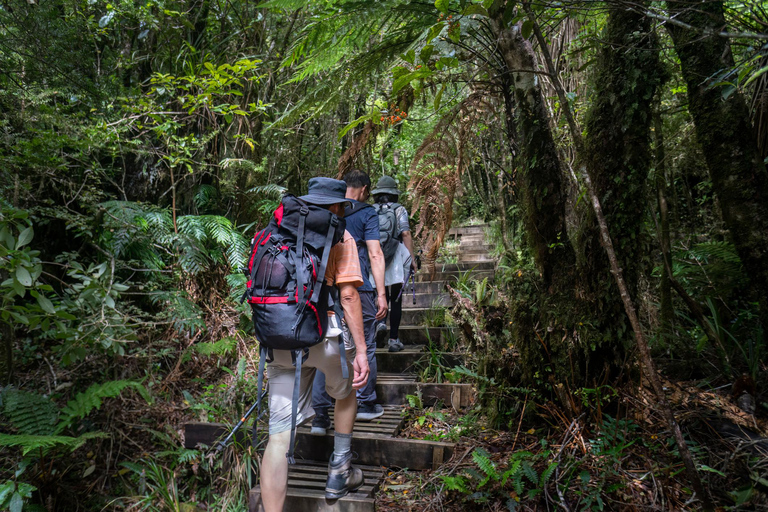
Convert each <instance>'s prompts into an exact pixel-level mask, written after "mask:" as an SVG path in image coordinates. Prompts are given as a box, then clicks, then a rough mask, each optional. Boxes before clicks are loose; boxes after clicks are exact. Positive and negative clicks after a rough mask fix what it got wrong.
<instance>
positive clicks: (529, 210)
mask: <svg viewBox="0 0 768 512" xmlns="http://www.w3.org/2000/svg"><path fill="white" fill-rule="evenodd" d="M494 27H495V29H496V31H497V37H498V50H499V54H500V56H501V57H502V58H503V60H504V64H505V66H506V68H507V70H508V71H507V72H508V73H509V75H510V77H511V81H507V83H508V84H509V85H511V87H512V88H513V95H509V94H508V95H507V97H506V98H505V99H506V103H507V104H508V105H507V109H508V110H510V107H511V106H512V105H509V103H512V102H513V103H514V108H515V113H516V116H515V117H514V123H515V126H514V130H510V129H508V130H507V133H508V134H509V133H514V134H515V135H516V136H517V140H516V141H514V142H515V143H516V144H517V146H518V147H519V148H520V155H519V156H520V162H521V166H520V168H519V170H518V176H517V177H518V185H519V190H520V195H521V199H522V201H521V202H522V205H523V209H524V224H525V228H526V236H527V242H528V246H529V248H530V249H531V252H532V253H533V258H534V260H535V261H536V265H537V267H538V268H539V271H540V272H541V276H542V279H543V281H544V285H545V287H546V288H548V289H550V288H551V287H552V286H557V285H562V284H563V283H562V279H563V277H564V276H565V275H568V274H571V273H572V272H573V266H574V254H573V249H572V247H571V244H570V241H569V239H568V236H567V233H566V229H565V211H566V199H567V196H566V193H565V190H564V183H563V172H562V169H561V168H560V159H559V157H558V154H557V147H556V146H555V141H554V139H553V137H552V132H551V130H550V125H549V114H548V112H547V108H546V105H545V103H544V97H543V95H542V93H541V86H540V82H539V79H538V76H537V73H536V71H537V70H536V67H535V58H534V53H533V48H532V47H531V43H530V42H529V41H528V40H526V39H524V38H523V36H522V34H521V32H520V27H519V26H518V25H512V26H508V27H505V26H504V22H503V21H501V20H496V21H495V23H494ZM508 117H509V116H508ZM507 122H509V119H508V121H507ZM550 291H553V290H550Z"/></svg>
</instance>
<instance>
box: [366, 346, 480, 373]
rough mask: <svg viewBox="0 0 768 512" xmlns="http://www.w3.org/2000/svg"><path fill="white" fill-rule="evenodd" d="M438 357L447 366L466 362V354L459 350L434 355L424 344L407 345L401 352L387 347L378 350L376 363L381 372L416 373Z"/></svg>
mask: <svg viewBox="0 0 768 512" xmlns="http://www.w3.org/2000/svg"><path fill="white" fill-rule="evenodd" d="M433 357H435V358H437V360H438V362H439V364H440V365H441V366H443V367H445V368H453V367H455V366H459V365H462V364H464V361H465V357H464V354H461V353H459V352H438V353H435V354H434V356H433V355H432V354H431V353H430V352H429V351H427V350H425V347H424V346H423V345H406V346H405V348H404V349H403V350H401V351H400V352H389V351H387V349H386V348H383V349H378V350H376V364H377V366H378V371H379V372H381V373H401V374H402V373H416V372H418V371H419V370H421V369H422V368H424V367H426V366H427V364H429V362H430V360H431V358H433Z"/></svg>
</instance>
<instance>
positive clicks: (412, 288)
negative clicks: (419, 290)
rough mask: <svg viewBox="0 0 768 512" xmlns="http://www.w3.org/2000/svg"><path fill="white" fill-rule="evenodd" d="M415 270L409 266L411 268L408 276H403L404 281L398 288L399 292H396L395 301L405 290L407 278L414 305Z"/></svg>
mask: <svg viewBox="0 0 768 512" xmlns="http://www.w3.org/2000/svg"><path fill="white" fill-rule="evenodd" d="M415 274H416V272H414V271H413V267H411V270H409V271H408V276H407V277H406V278H405V282H404V283H403V287H402V288H400V293H398V294H397V298H396V299H395V300H396V301H398V300H400V297H402V296H403V291H405V287H406V286H408V280H409V279H410V280H411V291H413V305H414V306H415V305H416V277H415Z"/></svg>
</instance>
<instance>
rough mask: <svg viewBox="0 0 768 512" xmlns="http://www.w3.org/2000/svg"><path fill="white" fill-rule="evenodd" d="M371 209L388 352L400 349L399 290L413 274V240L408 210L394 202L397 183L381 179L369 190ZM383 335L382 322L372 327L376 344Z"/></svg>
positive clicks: (386, 178)
mask: <svg viewBox="0 0 768 512" xmlns="http://www.w3.org/2000/svg"><path fill="white" fill-rule="evenodd" d="M371 194H372V195H373V201H374V208H375V209H376V212H377V213H378V215H379V231H380V233H379V235H380V240H381V247H382V251H383V252H384V258H385V260H386V264H387V268H386V272H385V274H384V285H385V287H386V295H387V300H388V301H389V308H390V309H389V311H390V317H389V342H388V347H389V351H390V352H399V351H401V350H403V344H402V343H401V342H400V338H399V329H400V319H401V318H402V315H403V302H402V296H401V295H400V291H401V290H402V288H403V286H404V284H405V280H406V279H407V278H408V273H409V271H410V270H411V269H413V271H414V272H415V271H416V260H415V259H414V257H413V239H412V238H411V228H410V226H409V224H408V211H407V210H406V209H405V206H403V205H401V204H399V203H398V202H397V199H398V197H399V196H400V191H399V190H398V189H397V182H396V181H395V180H394V178H391V177H389V176H382V177H381V178H380V179H379V181H378V182H377V183H376V188H374V189H373V190H372V191H371ZM386 336H387V326H386V323H385V322H381V323H379V325H377V326H376V341H377V343H382V342H383V341H384V338H385V337H386Z"/></svg>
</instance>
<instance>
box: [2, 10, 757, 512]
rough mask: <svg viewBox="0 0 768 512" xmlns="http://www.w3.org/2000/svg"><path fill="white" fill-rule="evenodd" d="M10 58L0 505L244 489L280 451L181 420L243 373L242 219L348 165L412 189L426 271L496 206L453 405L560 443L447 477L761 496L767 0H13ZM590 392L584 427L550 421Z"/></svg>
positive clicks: (592, 503)
mask: <svg viewBox="0 0 768 512" xmlns="http://www.w3.org/2000/svg"><path fill="white" fill-rule="evenodd" d="M0 70H1V71H0V157H1V158H2V166H1V167H0V207H2V214H1V215H0V300H2V308H1V311H0V333H1V334H2V340H1V342H0V379H1V381H0V384H2V386H3V387H2V393H0V397H1V398H0V400H1V402H0V426H1V427H2V433H0V446H2V447H3V448H2V451H0V460H1V461H2V464H0V508H2V507H8V508H9V509H11V510H13V511H14V512H15V511H18V510H22V509H24V510H27V509H29V510H33V509H37V510H43V509H45V510H76V509H77V510H81V509H88V510H101V509H104V508H108V509H121V510H123V509H142V508H143V507H146V508H148V509H157V510H184V509H185V508H184V507H185V506H190V507H193V505H185V504H189V503H201V504H205V506H206V507H209V508H210V509H215V510H243V509H244V507H245V505H244V504H245V501H244V500H245V496H246V492H247V489H248V488H249V487H250V486H251V485H252V483H253V482H251V481H250V479H251V474H250V472H248V471H246V469H245V468H247V467H250V465H251V463H252V461H253V460H254V459H255V458H256V457H257V455H256V452H255V451H252V450H251V449H243V450H231V451H228V452H227V455H226V457H224V458H223V459H206V458H205V457H204V456H203V454H202V453H201V452H199V451H197V450H185V449H182V448H179V446H180V443H179V433H178V428H179V425H180V424H181V423H182V422H183V421H184V420H188V419H197V420H202V421H224V422H231V421H232V420H233V419H234V418H236V417H239V415H240V414H241V413H242V412H243V410H244V409H245V408H247V407H248V405H250V401H251V400H253V399H254V397H255V396H256V390H255V387H256V385H255V379H253V378H252V377H253V375H254V370H255V368H256V367H257V365H258V359H257V358H258V355H257V354H258V351H257V350H256V343H255V341H254V340H253V338H252V327H250V326H249V321H250V320H249V316H248V311H247V310H246V309H245V308H244V307H242V306H241V305H240V304H239V301H238V300H237V299H238V298H239V296H240V295H241V294H242V291H243V286H244V281H245V279H244V277H243V276H242V274H241V273H240V271H239V269H240V268H241V267H242V266H243V264H244V259H245V257H246V253H247V251H248V244H249V239H250V237H251V236H252V234H253V233H254V231H255V230H256V229H258V228H259V226H263V225H264V224H265V222H266V220H267V218H268V216H269V215H270V214H271V212H272V210H273V209H274V207H275V206H276V205H277V203H278V201H279V198H280V197H281V194H282V193H283V192H284V191H289V192H291V193H294V194H300V193H303V192H305V189H306V183H307V180H308V179H309V178H311V177H313V176H333V177H337V176H342V175H343V173H344V172H345V171H347V170H349V169H352V168H362V169H364V170H366V171H368V172H369V173H370V174H371V176H372V178H373V179H374V180H376V179H377V178H378V177H380V176H382V175H391V176H394V177H395V178H396V179H397V180H398V182H399V184H400V187H401V189H402V190H405V191H407V192H406V194H405V196H404V197H403V198H402V199H403V201H404V203H405V204H406V205H407V206H408V207H409V211H411V212H412V215H413V218H412V226H413V229H414V235H415V238H416V240H417V241H418V245H419V247H420V249H421V251H422V254H423V258H424V261H425V266H426V269H425V270H427V271H432V270H434V269H436V268H439V266H440V264H441V262H446V261H451V257H452V256H451V252H450V248H449V247H447V246H446V244H445V243H444V242H445V237H446V233H447V230H448V229H449V228H450V226H451V225H453V224H458V223H462V222H480V221H483V222H489V223H490V224H491V231H492V233H491V234H490V235H491V236H492V237H493V239H494V242H495V244H496V255H497V256H498V258H499V261H500V264H499V272H498V273H497V276H498V277H497V279H496V283H495V284H493V285H490V284H488V283H487V282H480V283H475V282H470V280H469V278H467V279H463V280H459V282H457V283H456V287H455V292H456V297H458V298H459V299H460V300H459V299H457V301H456V305H455V307H454V308H453V310H452V317H451V319H449V320H447V321H449V322H452V323H453V324H454V325H456V326H457V327H459V328H460V330H461V331H462V332H464V333H465V336H464V337H463V338H462V339H460V340H457V341H456V342H455V343H456V345H455V346H452V347H441V348H443V349H448V348H450V349H452V350H466V351H468V352H470V353H472V354H474V359H473V361H472V364H471V365H469V366H468V367H462V368H459V369H453V370H451V369H445V372H438V373H437V374H436V373H434V372H433V373H432V374H430V375H429V377H430V378H455V379H464V380H466V381H470V382H475V383H476V385H477V387H478V390H479V402H478V406H477V408H476V409H475V410H474V411H473V413H472V415H470V419H469V420H463V422H462V423H461V427H462V429H463V431H461V432H458V431H456V430H455V429H454V430H451V429H452V428H453V427H451V426H450V425H449V426H447V427H446V429H447V430H446V431H445V432H447V434H446V433H445V432H444V435H452V436H456V437H457V439H463V440H464V441H467V439H471V438H475V439H477V438H480V437H481V436H482V435H484V434H483V431H482V430H481V429H485V428H487V429H493V430H494V431H495V432H497V436H496V438H497V439H501V440H504V439H506V440H509V435H510V434H511V433H514V432H515V431H517V434H520V432H521V430H522V431H523V432H526V431H527V432H528V434H527V435H528V436H529V438H530V439H532V440H533V441H532V444H533V445H537V446H538V451H535V453H533V452H534V451H533V450H531V451H525V452H524V454H523V455H513V456H512V458H511V459H505V460H504V461H503V463H499V466H498V468H496V466H493V471H496V470H497V469H498V472H496V473H492V472H491V467H490V466H488V465H487V464H484V463H483V461H486V462H487V461H488V460H490V459H489V458H488V457H490V455H489V454H488V452H487V451H486V452H484V453H485V455H483V456H479V457H476V458H475V459H474V461H475V463H476V464H477V466H478V467H477V471H476V474H475V475H474V476H473V475H472V474H471V473H469V474H467V475H465V476H461V475H458V474H455V475H450V474H448V475H442V477H441V478H440V479H438V480H437V481H439V483H440V486H439V487H427V488H426V489H427V491H428V492H432V493H435V492H437V493H444V495H445V496H446V498H445V500H446V501H445V503H441V505H440V506H446V507H450V506H456V507H460V508H457V509H456V510H462V509H466V507H468V506H475V505H477V506H478V507H482V506H487V507H489V509H492V508H490V507H491V506H499V507H502V506H503V507H507V508H509V509H511V510H512V509H514V508H515V507H517V506H519V504H520V505H524V504H527V505H528V506H530V507H536V506H537V504H538V505H539V506H544V505H542V504H543V503H545V502H547V503H549V502H550V501H551V502H552V503H558V501H559V502H560V503H564V501H563V500H564V498H563V497H562V493H563V492H564V491H565V492H566V494H569V495H570V496H575V498H573V499H574V500H575V501H574V502H573V503H572V505H573V506H575V507H577V508H597V509H603V508H605V507H607V508H620V507H621V506H622V505H623V506H627V507H629V506H630V504H632V503H645V504H646V505H648V506H654V505H655V504H657V503H659V502H657V501H656V500H657V498H658V497H657V495H656V494H655V493H660V495H661V502H660V503H661V507H662V508H691V509H696V508H698V507H700V506H703V505H707V503H708V501H709V500H710V499H711V500H712V501H713V502H714V503H715V504H717V505H720V506H734V507H738V506H742V505H743V506H754V507H757V506H763V507H765V505H766V503H768V500H767V499H766V494H765V493H766V491H768V489H767V487H768V474H767V473H768V468H766V467H765V462H764V460H763V459H764V457H762V456H760V452H756V451H755V448H754V447H755V443H757V444H759V442H760V441H759V439H760V438H761V436H765V435H768V423H766V419H767V418H768V405H766V404H767V403H768V401H767V400H766V392H765V389H766V387H765V384H766V375H765V363H766V353H767V352H766V346H765V344H766V337H765V328H766V327H768V173H767V172H766V167H765V158H766V156H768V88H767V84H768V73H767V71H768V7H766V5H764V3H763V2H759V1H756V0H750V1H745V2H737V1H730V0H728V1H712V0H706V1H682V0H681V1H672V0H670V1H666V2H650V1H648V2H646V1H643V0H639V1H624V0H614V1H611V2H592V1H572V2H571V1H566V2H551V3H548V2H516V1H512V0H506V1H503V0H495V1H494V0H483V1H470V0H437V1H436V2H419V1H409V0H382V1H378V2H366V1H343V0H327V1H322V2H320V1H317V2H315V1H311V2H304V1H297V0H272V1H267V2H262V3H256V2H246V1H242V0H147V1H136V0H114V1H106V0H82V1H81V0H27V1H21V0H2V1H1V2H0ZM594 199H597V201H598V202H599V203H600V206H601V210H602V213H603V216H602V217H600V216H597V215H596V213H595V209H594V207H593V206H594V203H595V201H594ZM601 220H602V221H604V223H603V227H605V228H607V231H606V230H604V231H603V233H601V229H600V228H601ZM603 235H610V239H611V240H612V245H613V249H614V251H615V258H614V259H613V261H611V260H612V257H611V253H610V252H606V250H605V249H604V245H605V237H604V236H603ZM612 265H613V267H612ZM616 268H620V269H621V271H620V272H616ZM619 274H620V275H621V276H622V277H623V278H624V281H625V283H626V290H625V293H624V298H625V299H626V300H625V301H624V302H623V301H622V294H621V293H620V289H619V287H618V285H617V280H616V279H615V278H616V276H617V275H619ZM629 308H634V309H635V310H636V312H637V318H638V322H637V323H636V324H635V325H632V323H631V322H630V317H628V316H627V311H628V310H629ZM638 335H641V336H642V339H646V340H647V344H648V346H649V347H650V354H651V355H652V356H653V361H654V362H655V367H656V368H657V369H658V370H659V373H657V372H656V369H655V368H654V366H652V365H651V364H650V359H647V358H645V357H644V352H643V347H644V346H645V345H644V344H643V343H642V341H641V343H640V344H638V343H637V340H638ZM638 347H640V348H639V349H638ZM445 373H447V374H449V375H448V376H445V375H444V374H445ZM659 375H660V378H661V379H662V380H661V382H662V383H663V384H664V386H665V390H666V391H665V393H666V392H670V394H672V395H673V396H672V404H671V407H672V409H674V412H675V415H676V417H677V418H678V419H680V421H681V424H682V426H683V434H684V436H685V439H686V441H687V444H688V446H689V447H690V450H691V452H692V453H693V460H694V464H695V466H696V467H695V471H694V472H695V473H696V474H698V475H699V478H701V479H702V480H703V485H704V490H703V492H702V489H699V492H697V493H696V499H700V500H704V501H703V502H698V501H695V500H694V501H691V502H688V500H689V498H690V497H691V494H692V489H696V485H695V483H691V482H689V481H688V480H687V478H689V477H690V476H691V475H690V474H689V473H680V471H681V469H682V462H681V459H680V454H679V453H678V447H676V445H675V444H674V442H673V441H672V440H671V439H672V432H671V430H669V429H670V428H671V427H670V424H669V423H668V422H666V423H665V420H664V419H663V418H664V410H666V409H665V407H666V406H665V405H664V400H661V399H660V395H659V394H658V393H656V395H654V387H653V383H652V382H650V381H649V378H650V377H651V376H656V377H654V378H659ZM650 380H653V379H650ZM683 383H684V384H683ZM673 389H675V390H677V395H675V393H672V390H673ZM680 390H685V391H684V392H683V391H680ZM656 391H658V389H656ZM696 393H705V395H703V394H698V395H697V394H696ZM681 394H682V395H685V396H687V397H690V396H696V397H698V398H696V399H695V400H687V399H685V400H684V399H679V400H678V399H676V397H677V398H679V397H680V396H681ZM702 397H707V398H706V399H705V398H702ZM714 403H717V404H719V405H717V406H714V405H713V404H714ZM722 404H726V405H722ZM412 405H413V404H412ZM670 410H671V409H670ZM415 414H416V415H417V416H419V415H421V416H419V417H427V416H425V415H428V414H432V415H433V416H430V417H432V418H435V417H436V416H434V415H435V414H438V412H436V411H431V412H429V411H427V412H424V411H417V412H416V413H415ZM713 421H714V423H713ZM421 423H422V424H423V423H424V420H422V421H421ZM435 423H436V421H435ZM576 424H578V425H580V427H579V428H580V429H582V431H583V432H582V431H580V432H582V434H580V435H583V436H586V437H585V439H589V440H591V441H592V444H590V447H591V448H590V449H587V447H586V446H585V447H584V450H583V452H582V453H581V454H580V455H579V454H578V453H576V452H571V451H568V452H566V453H565V454H563V449H561V450H560V452H559V453H558V452H555V451H553V450H550V449H548V443H551V442H552V440H553V439H561V440H562V439H563V438H565V439H566V440H567V439H568V438H569V436H570V437H571V438H572V437H573V435H574V434H573V432H574V430H573V427H574V425H576ZM714 424H716V425H719V426H720V427H721V428H728V426H729V425H730V426H731V427H733V426H745V425H747V426H750V428H751V429H752V430H751V434H750V435H754V437H753V438H749V437H748V436H747V438H744V439H743V440H744V442H743V443H735V444H734V442H731V441H729V442H725V441H723V434H722V432H719V431H718V430H717V429H716V428H713V427H712V425H714ZM454 426H455V425H454ZM521 427H523V428H522V429H521ZM528 428H530V430H528ZM744 435H746V434H742V438H743V436H744ZM558 436H560V437H558ZM514 439H515V442H514V443H511V444H512V446H513V447H514V445H515V443H517V441H518V435H515V436H514ZM714 439H718V440H719V441H718V442H715V441H713V440H714ZM548 440H549V441H548ZM667 440H669V442H667ZM756 440H757V441H756ZM508 444H509V443H508ZM565 444H566V443H565V442H563V446H565ZM501 445H503V442H502V441H499V446H501ZM529 445H531V443H529ZM529 450H530V448H529ZM486 455H488V457H486ZM514 457H517V459H515V458H514ZM640 459H642V461H644V462H642V461H641V462H638V460H640ZM627 461H629V462H627ZM644 463H645V464H646V465H645V466H644V465H643V464H644ZM515 464H517V466H514V465H515ZM633 464H637V466H633ZM505 465H506V466H505ZM526 465H527V466H526ZM502 466H503V467H505V468H507V469H509V470H510V471H511V470H512V468H513V467H516V468H525V467H528V468H530V469H531V471H533V475H534V476H535V478H533V477H531V474H530V473H527V475H526V472H524V471H523V470H522V469H521V470H520V471H519V472H516V473H510V475H512V476H514V475H519V478H510V482H509V483H508V482H507V479H508V478H507V477H504V478H503V479H502V471H501V469H502ZM633 468H642V469H643V470H644V471H646V472H647V474H651V475H653V477H654V478H656V479H659V481H660V482H664V484H663V485H662V484H659V485H661V486H662V487H665V489H666V490H663V491H659V490H658V487H657V484H656V483H654V484H653V489H654V491H653V493H651V492H650V491H648V492H646V491H645V490H643V488H642V487H643V486H642V485H641V484H638V485H639V487H637V488H635V487H633V485H634V483H635V482H636V481H638V480H637V475H635V476H632V475H633V473H632V471H633V470H634V469H633ZM478 471H479V473H478ZM516 471H517V470H516ZM494 474H495V475H496V476H495V477H494V476H493V475H494ZM553 475H556V477H554V480H550V478H553ZM524 476H525V477H526V478H527V480H523V477H524ZM483 479H484V480H483ZM534 480H535V482H534ZM489 482H490V483H489ZM654 482H655V480H654ZM702 494H706V495H708V496H702ZM510 496H512V500H511V501H512V502H511V503H510ZM414 499H415V498H414ZM430 503H432V502H430ZM651 503H653V504H654V505H650V504H651ZM702 503H703V505H702ZM432 505H434V503H432ZM402 506H403V507H405V505H402ZM409 506H410V505H409ZM461 507H464V508H461ZM191 509H194V508H191ZM191 509H190V510H191ZM403 509H404V508H403ZM499 509H501V508H499Z"/></svg>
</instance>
